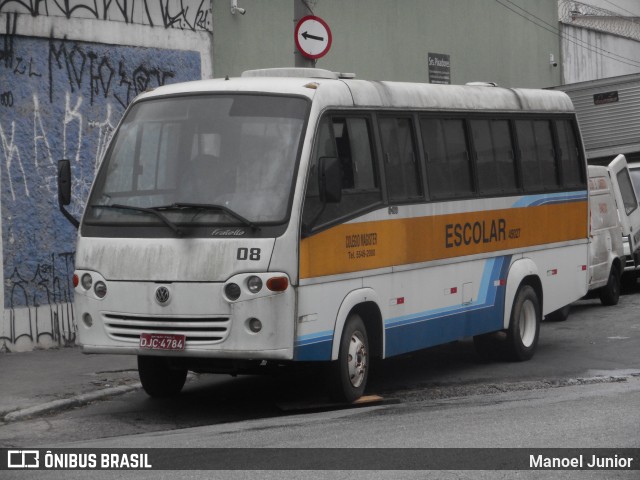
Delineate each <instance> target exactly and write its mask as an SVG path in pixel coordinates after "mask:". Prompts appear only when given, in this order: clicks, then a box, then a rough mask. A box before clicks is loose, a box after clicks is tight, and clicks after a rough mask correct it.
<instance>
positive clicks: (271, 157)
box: [84, 94, 308, 225]
mask: <svg viewBox="0 0 640 480" xmlns="http://www.w3.org/2000/svg"><path fill="white" fill-rule="evenodd" d="M307 111H308V103H307V100H305V99H303V98H298V97H286V96H275V95H254V94H233V95H229V94H224V95H215V94H210V95H192V96H180V97H169V98H159V99H151V100H146V101H141V102H139V103H137V104H135V105H134V106H132V108H131V109H130V110H129V111H128V113H127V115H126V117H125V118H124V119H123V121H122V123H121V125H120V128H119V129H118V131H117V133H116V136H115V138H114V139H113V141H112V144H111V148H110V149H109V151H108V152H107V155H106V156H105V158H104V160H103V165H102V166H101V169H100V173H99V174H98V178H97V181H96V184H95V187H94V189H93V191H92V193H91V197H90V198H89V201H88V203H87V212H86V215H85V218H84V221H85V222H86V223H90V224H94V225H95V224H114V223H115V224H136V225H140V224H147V223H154V224H157V223H159V222H164V223H166V224H168V225H174V224H176V225H177V224H180V225H185V224H212V225H239V224H247V225H255V224H260V223H282V222H284V221H285V220H286V217H287V212H288V207H289V203H290V197H291V191H292V187H293V175H294V173H295V171H296V159H297V154H298V150H299V145H300V139H301V136H302V130H303V126H304V122H305V118H306V115H307Z"/></svg>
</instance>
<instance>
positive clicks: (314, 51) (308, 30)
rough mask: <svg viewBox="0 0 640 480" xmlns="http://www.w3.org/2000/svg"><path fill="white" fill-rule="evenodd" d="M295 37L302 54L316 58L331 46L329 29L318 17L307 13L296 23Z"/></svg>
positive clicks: (323, 54)
mask: <svg viewBox="0 0 640 480" xmlns="http://www.w3.org/2000/svg"><path fill="white" fill-rule="evenodd" d="M295 39H296V47H297V48H298V50H299V51H300V53H301V54H302V55H304V56H305V57H307V58H311V59H317V58H320V57H324V56H325V55H326V54H327V52H328V51H329V49H330V48H331V40H332V38H331V29H330V28H329V25H327V22H325V21H324V20H323V19H321V18H320V17H316V16H313V15H308V16H306V17H304V18H302V19H300V21H299V22H298V24H297V25H296V30H295Z"/></svg>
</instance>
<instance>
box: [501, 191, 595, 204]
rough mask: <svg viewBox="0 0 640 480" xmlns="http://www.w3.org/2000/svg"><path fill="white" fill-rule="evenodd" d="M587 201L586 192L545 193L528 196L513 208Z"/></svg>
mask: <svg viewBox="0 0 640 480" xmlns="http://www.w3.org/2000/svg"><path fill="white" fill-rule="evenodd" d="M583 200H587V192H586V190H582V191H579V192H561V193H544V194H541V195H527V196H525V197H522V198H521V199H520V200H518V201H517V202H515V203H514V204H513V207H537V206H539V205H549V204H552V203H567V202H579V201H583Z"/></svg>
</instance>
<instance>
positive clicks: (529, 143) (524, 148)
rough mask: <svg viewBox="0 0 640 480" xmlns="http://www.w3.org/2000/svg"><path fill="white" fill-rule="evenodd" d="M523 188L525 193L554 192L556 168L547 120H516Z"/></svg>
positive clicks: (549, 126) (556, 181)
mask: <svg viewBox="0 0 640 480" xmlns="http://www.w3.org/2000/svg"><path fill="white" fill-rule="evenodd" d="M516 132H517V134H518V146H519V148H520V156H521V160H520V161H521V164H522V177H523V186H524V189H525V191H527V192H536V191H544V190H556V189H557V188H558V185H559V182H558V168H557V166H556V158H555V151H554V149H553V137H552V136H551V125H550V122H548V121H547V120H517V121H516Z"/></svg>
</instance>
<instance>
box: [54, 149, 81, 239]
mask: <svg viewBox="0 0 640 480" xmlns="http://www.w3.org/2000/svg"><path fill="white" fill-rule="evenodd" d="M70 203H71V162H69V160H60V161H58V206H59V207H60V211H61V212H62V214H63V215H64V216H65V217H66V219H67V220H69V222H71V224H72V225H73V226H74V227H76V228H78V227H79V226H80V222H78V220H77V219H76V218H75V217H74V216H73V215H71V214H70V213H69V212H68V211H67V209H66V208H64V207H66V206H67V205H69V204H70Z"/></svg>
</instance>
